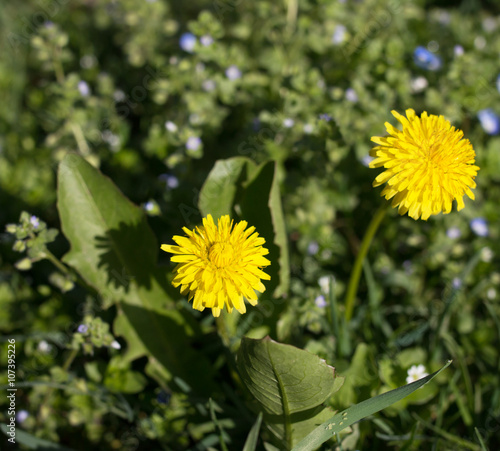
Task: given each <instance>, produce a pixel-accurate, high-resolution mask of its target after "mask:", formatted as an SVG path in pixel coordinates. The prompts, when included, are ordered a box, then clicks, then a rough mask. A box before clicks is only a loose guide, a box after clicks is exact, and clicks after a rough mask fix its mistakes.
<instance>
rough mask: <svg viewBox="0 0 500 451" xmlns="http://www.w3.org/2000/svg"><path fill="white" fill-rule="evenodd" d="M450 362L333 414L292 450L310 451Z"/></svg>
mask: <svg viewBox="0 0 500 451" xmlns="http://www.w3.org/2000/svg"><path fill="white" fill-rule="evenodd" d="M450 363H451V360H450V361H448V363H447V364H446V365H445V366H443V367H442V368H441V369H440V370H438V371H436V372H434V373H432V374H430V375H429V376H426V377H424V378H422V379H419V380H418V381H416V382H412V383H411V384H408V385H404V386H402V387H399V388H396V389H395V390H391V391H389V392H387V393H383V394H381V395H378V396H375V397H374V398H370V399H367V400H366V401H363V402H360V403H359V404H356V405H354V406H352V407H349V408H348V409H346V410H344V411H343V412H340V413H338V414H336V415H334V416H333V417H331V418H330V419H329V420H328V421H326V422H324V423H323V424H321V425H320V426H318V427H317V428H316V429H315V430H314V431H312V432H311V433H310V434H309V435H308V436H307V437H305V438H304V439H303V440H301V441H300V443H298V444H297V446H295V447H294V448H293V450H292V451H312V450H314V449H317V448H318V447H319V446H320V445H321V444H323V443H325V442H326V441H327V440H329V439H330V438H332V437H333V435H334V434H336V433H338V432H340V431H342V430H343V429H345V428H347V427H349V426H351V425H352V424H354V423H356V422H357V421H359V420H361V419H363V418H365V417H367V416H369V415H373V414H374V413H376V412H378V411H379V410H382V409H385V408H386V407H388V406H390V405H391V404H394V403H395V402H397V401H399V400H401V399H403V398H404V397H406V396H408V395H410V394H411V393H413V392H414V391H415V390H417V389H419V388H420V387H422V386H423V385H425V384H426V383H427V382H429V381H430V380H431V379H432V378H434V377H435V376H437V375H438V374H439V373H440V372H441V371H443V370H444V369H445V368H447V367H448V366H449V365H450Z"/></svg>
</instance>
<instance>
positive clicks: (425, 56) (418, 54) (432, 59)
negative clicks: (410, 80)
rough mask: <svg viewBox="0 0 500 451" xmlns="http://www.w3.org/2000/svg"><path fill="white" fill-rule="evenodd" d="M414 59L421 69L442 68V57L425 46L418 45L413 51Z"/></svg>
mask: <svg viewBox="0 0 500 451" xmlns="http://www.w3.org/2000/svg"><path fill="white" fill-rule="evenodd" d="M413 61H414V62H415V64H416V65H417V66H418V67H420V68H421V69H426V70H432V71H434V70H438V69H440V68H441V64H442V63H441V58H439V56H436V55H434V53H432V52H429V50H427V49H426V48H425V47H422V46H418V47H417V48H416V49H415V50H414V52H413Z"/></svg>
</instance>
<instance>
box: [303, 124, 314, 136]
mask: <svg viewBox="0 0 500 451" xmlns="http://www.w3.org/2000/svg"><path fill="white" fill-rule="evenodd" d="M313 131H314V125H313V124H304V133H305V134H306V135H310V134H311V133H312V132H313Z"/></svg>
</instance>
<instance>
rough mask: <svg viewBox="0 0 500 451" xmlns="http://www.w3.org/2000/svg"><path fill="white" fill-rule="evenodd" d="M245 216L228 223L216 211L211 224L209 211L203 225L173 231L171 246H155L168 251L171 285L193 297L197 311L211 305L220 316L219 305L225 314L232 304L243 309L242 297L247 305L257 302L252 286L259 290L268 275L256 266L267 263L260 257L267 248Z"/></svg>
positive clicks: (228, 220)
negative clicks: (181, 232)
mask: <svg viewBox="0 0 500 451" xmlns="http://www.w3.org/2000/svg"><path fill="white" fill-rule="evenodd" d="M247 225H248V223H247V221H240V222H238V223H236V224H234V227H233V221H232V220H231V219H230V218H229V216H228V215H225V216H222V217H221V218H219V220H218V221H217V225H216V224H215V223H214V220H213V218H212V216H211V215H208V216H207V217H206V218H204V219H203V225H202V226H200V227H196V228H195V229H194V230H189V229H188V228H186V227H184V228H183V230H184V232H185V233H186V235H187V236H177V235H176V236H174V237H173V240H174V241H175V242H176V243H177V246H175V245H169V244H163V245H162V246H161V249H162V250H164V251H165V252H170V253H172V254H174V255H173V257H172V258H171V260H172V261H173V262H176V263H177V266H176V267H175V269H174V272H175V277H174V279H173V281H172V284H173V285H174V287H179V286H180V287H181V288H180V289H181V293H182V294H183V295H186V296H188V299H189V301H193V308H194V309H196V310H200V311H203V310H204V309H205V308H211V309H212V314H213V315H214V316H215V317H217V316H219V315H220V312H221V310H222V309H223V308H224V306H226V307H227V310H228V311H229V312H230V313H231V311H232V310H233V308H235V309H236V310H238V312H240V313H245V312H246V308H245V302H244V298H246V299H247V300H248V302H249V303H250V304H251V305H256V304H257V295H256V293H255V290H257V291H259V292H261V293H263V292H264V290H265V286H264V284H263V283H262V282H261V279H264V280H269V279H270V278H271V277H270V276H269V275H268V274H266V273H265V272H264V271H262V268H263V267H265V266H269V265H270V264H271V262H270V261H269V260H268V259H267V258H265V257H264V255H267V254H268V253H269V251H268V250H267V249H266V248H264V247H262V245H263V244H264V243H265V240H264V238H262V237H259V234H258V233H257V232H255V227H249V228H247Z"/></svg>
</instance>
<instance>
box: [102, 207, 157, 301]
mask: <svg viewBox="0 0 500 451" xmlns="http://www.w3.org/2000/svg"><path fill="white" fill-rule="evenodd" d="M95 247H96V249H98V250H99V251H101V253H100V255H99V263H98V265H97V267H98V268H99V269H102V270H105V271H106V273H107V278H108V280H107V282H108V284H109V285H111V286H113V287H114V288H116V289H119V288H120V287H121V288H123V290H124V291H125V292H126V293H127V292H128V291H129V289H130V284H131V282H132V281H133V282H135V283H136V284H137V285H138V286H142V287H145V288H147V289H149V288H151V281H152V279H153V278H156V277H157V274H158V272H157V266H156V261H157V256H158V250H157V249H158V246H157V244H156V239H155V238H154V235H153V234H152V232H151V229H150V228H149V225H148V223H147V220H146V218H145V217H144V216H143V217H142V218H141V219H140V221H139V222H138V223H135V224H127V223H125V222H120V224H119V225H118V227H117V228H114V229H108V230H107V231H106V234H105V235H101V236H96V237H95ZM159 282H160V281H159ZM160 283H161V282H160ZM162 285H163V284H162Z"/></svg>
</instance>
